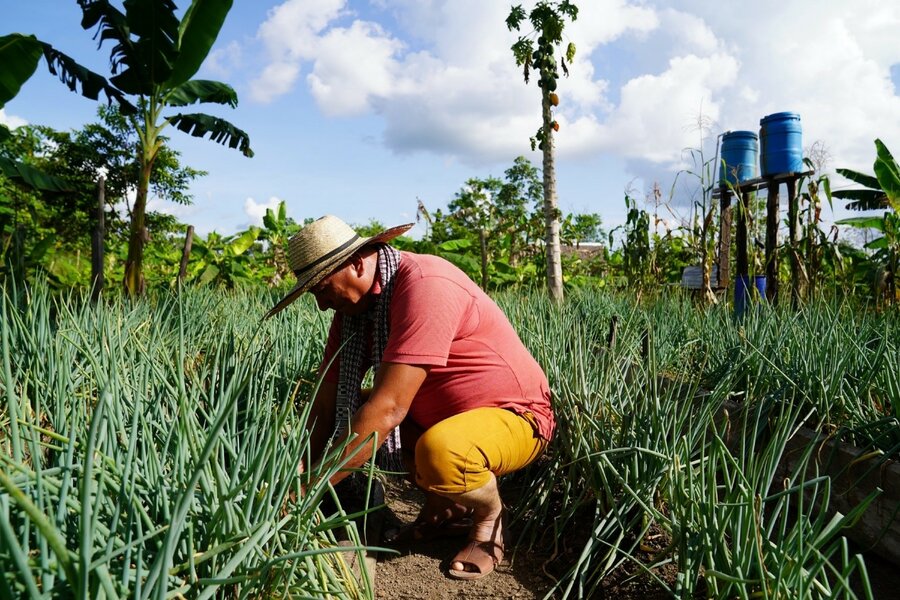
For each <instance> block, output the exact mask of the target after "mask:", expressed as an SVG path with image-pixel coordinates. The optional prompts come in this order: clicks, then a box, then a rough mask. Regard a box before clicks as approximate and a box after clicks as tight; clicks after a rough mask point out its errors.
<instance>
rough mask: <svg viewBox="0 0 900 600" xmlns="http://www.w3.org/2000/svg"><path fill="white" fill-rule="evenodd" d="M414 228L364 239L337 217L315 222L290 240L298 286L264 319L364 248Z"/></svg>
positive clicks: (395, 229) (393, 229) (399, 228)
mask: <svg viewBox="0 0 900 600" xmlns="http://www.w3.org/2000/svg"><path fill="white" fill-rule="evenodd" d="M412 226H413V223H407V224H406V225H399V226H397V227H391V228H390V229H386V230H384V231H382V232H381V233H379V234H377V235H373V236H372V237H369V238H363V237H360V236H359V234H358V233H356V231H354V230H353V228H352V227H350V226H349V225H347V224H346V223H344V222H343V221H341V220H340V219H339V218H337V217H333V216H331V215H325V216H324V217H322V218H321V219H317V220H316V221H313V222H312V223H310V224H309V225H307V226H306V227H304V228H303V229H301V230H300V231H299V232H298V233H297V234H296V235H295V236H293V237H292V238H291V239H290V240H288V264H289V265H290V267H291V270H292V271H294V275H296V276H297V285H295V286H294V289H292V290H291V291H290V292H288V295H287V296H285V297H284V298H282V299H281V301H280V302H279V303H278V304H276V305H275V306H274V307H273V308H272V310H270V311H269V312H267V313H266V316H265V317H263V319H268V318H269V317H271V316H272V315H274V314H276V313H278V312H280V311H281V310H282V309H284V307H286V306H287V305H288V304H290V303H291V302H293V301H294V300H296V299H297V298H299V297H300V296H301V295H302V294H303V293H304V292H306V291H308V290H309V289H310V288H311V287H313V286H315V285H316V284H317V283H319V282H320V281H322V280H323V279H325V277H327V276H328V275H329V274H331V272H332V271H334V270H335V269H337V268H338V267H339V266H340V265H341V263H343V262H344V261H345V260H347V259H348V258H349V257H350V256H351V255H352V254H353V253H354V252H356V251H357V250H359V249H360V248H362V247H363V246H366V245H369V244H379V243H385V242H389V241H390V240H392V239H394V238H395V237H397V236H398V235H402V234H404V233H406V232H407V231H409V229H410V228H411V227H412Z"/></svg>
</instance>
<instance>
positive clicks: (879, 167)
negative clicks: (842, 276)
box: [833, 139, 900, 302]
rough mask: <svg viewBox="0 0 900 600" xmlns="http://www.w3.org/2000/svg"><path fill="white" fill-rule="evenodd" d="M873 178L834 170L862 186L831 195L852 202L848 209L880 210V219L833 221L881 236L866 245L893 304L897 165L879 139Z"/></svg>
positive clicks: (899, 248)
mask: <svg viewBox="0 0 900 600" xmlns="http://www.w3.org/2000/svg"><path fill="white" fill-rule="evenodd" d="M875 150H876V157H875V164H874V165H873V169H874V171H875V175H874V177H873V176H872V175H866V174H863V173H859V172H857V171H852V170H850V169H838V173H840V174H841V175H843V176H845V177H847V178H848V179H851V180H853V181H855V182H857V183H860V184H862V185H864V186H865V189H861V190H840V191H836V192H834V193H833V194H834V195H835V196H837V197H838V198H844V199H850V200H853V202H851V203H850V204H848V205H847V208H848V209H851V210H878V209H884V213H883V214H882V215H881V216H872V217H853V218H850V219H842V220H840V221H837V224H838V225H850V226H852V227H857V228H860V229H874V230H876V231H878V232H880V233H881V234H882V235H881V237H878V238H876V239H874V240H872V241H871V242H869V243H868V244H866V248H868V249H870V250H874V251H875V254H873V256H872V258H873V260H875V261H877V262H879V263H881V264H882V265H883V268H884V282H883V285H884V287H885V291H886V292H887V295H888V297H889V298H890V299H891V301H892V302H895V301H897V299H898V295H897V292H898V290H900V287H898V285H897V278H898V276H900V163H898V162H897V160H896V159H895V158H894V156H893V155H892V154H891V152H890V150H888V148H887V146H885V145H884V142H882V141H881V140H880V139H878V140H875Z"/></svg>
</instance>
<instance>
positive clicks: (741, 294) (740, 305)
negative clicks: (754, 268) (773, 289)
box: [734, 275, 766, 317]
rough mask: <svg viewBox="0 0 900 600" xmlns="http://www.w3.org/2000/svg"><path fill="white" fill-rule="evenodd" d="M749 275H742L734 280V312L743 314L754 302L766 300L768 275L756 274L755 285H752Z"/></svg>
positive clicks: (739, 314)
mask: <svg viewBox="0 0 900 600" xmlns="http://www.w3.org/2000/svg"><path fill="white" fill-rule="evenodd" d="M750 279H751V277H750V276H749V275H740V276H739V277H738V278H737V279H736V280H735V282H734V314H736V315H737V316H739V317H740V316H742V315H743V314H744V311H746V310H747V306H749V305H750V303H752V302H765V300H766V276H765V275H754V276H753V277H752V279H753V287H750Z"/></svg>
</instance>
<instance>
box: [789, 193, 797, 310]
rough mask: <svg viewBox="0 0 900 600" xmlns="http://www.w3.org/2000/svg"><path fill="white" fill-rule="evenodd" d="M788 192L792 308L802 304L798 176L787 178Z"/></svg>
mask: <svg viewBox="0 0 900 600" xmlns="http://www.w3.org/2000/svg"><path fill="white" fill-rule="evenodd" d="M787 193H788V231H789V235H790V244H791V308H794V309H796V308H797V307H798V306H799V305H800V247H799V239H798V236H799V231H798V229H799V227H798V219H799V217H800V207H799V198H798V197H797V178H796V177H792V178H790V179H788V180H787Z"/></svg>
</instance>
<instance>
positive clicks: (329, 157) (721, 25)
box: [0, 0, 900, 233]
mask: <svg viewBox="0 0 900 600" xmlns="http://www.w3.org/2000/svg"><path fill="white" fill-rule="evenodd" d="M4 4H5V6H4V20H3V25H2V27H0V33H6V32H13V31H16V32H21V33H33V34H35V35H37V36H38V37H39V38H40V39H42V40H44V41H46V42H49V43H51V44H52V45H54V46H55V47H57V48H58V49H60V50H62V51H64V52H66V53H68V54H69V55H71V56H73V57H75V58H76V59H78V60H79V61H81V62H82V63H83V64H85V65H87V66H90V67H91V68H93V69H95V70H97V71H98V72H101V73H104V74H106V73H107V70H106V68H107V67H106V61H107V58H108V56H109V49H108V47H104V48H103V49H102V50H100V51H98V50H97V49H96V42H95V41H94V40H92V33H93V32H86V31H84V30H82V29H81V27H80V10H79V9H78V7H77V4H76V2H75V1H74V0H71V1H70V0H27V1H25V0H15V1H11V0H7V1H6V2H5V3H4ZM179 4H183V5H185V6H186V4H187V3H186V2H181V3H179ZM576 4H578V5H579V7H580V9H581V13H580V16H579V19H578V21H577V22H576V23H574V24H572V25H571V26H569V27H568V29H567V33H568V38H569V39H570V40H571V41H573V42H574V43H575V44H576V46H577V48H578V55H577V57H576V60H575V62H574V64H573V65H572V68H571V77H569V78H568V79H566V80H564V81H562V82H561V83H560V87H559V90H558V91H559V94H560V99H561V102H560V106H559V108H558V110H557V112H556V118H557V120H558V121H559V122H560V124H561V129H560V132H559V134H558V136H557V147H558V156H557V177H558V189H559V201H560V206H561V208H562V209H563V210H564V211H573V212H575V211H577V212H597V213H600V214H601V215H602V216H603V219H604V222H605V223H606V225H607V226H608V227H613V226H615V225H617V224H619V223H621V221H622V220H623V218H624V205H623V200H622V198H623V193H624V190H625V189H626V188H629V189H631V190H633V191H634V192H636V193H637V195H638V196H639V197H643V196H644V194H645V193H646V192H647V191H648V189H649V187H650V186H651V185H652V184H653V182H654V181H658V182H659V183H660V187H661V188H662V189H663V191H664V193H665V195H666V196H668V194H669V190H670V189H671V187H672V181H673V178H674V177H675V174H676V173H677V172H678V171H679V170H680V169H684V168H688V167H690V166H691V165H690V163H689V162H686V158H687V157H686V155H685V153H684V152H683V149H684V148H688V147H696V146H698V145H699V144H701V140H703V139H704V138H705V139H706V143H707V144H708V145H707V150H709V148H710V146H709V144H710V143H711V144H712V145H713V147H714V143H715V136H716V135H718V134H720V133H722V132H723V131H727V130H735V129H751V130H755V129H757V128H758V126H759V119H760V118H762V117H763V116H765V115H767V114H770V113H773V112H780V111H786V110H789V111H795V112H798V113H800V115H801V120H802V126H803V135H804V145H805V146H809V145H811V144H812V143H813V142H815V141H819V142H821V143H822V144H824V146H825V148H827V150H828V154H829V161H828V164H827V167H828V168H829V169H830V170H832V171H833V169H834V168H836V167H852V168H857V169H860V170H864V171H871V164H872V161H873V158H874V144H873V143H872V142H873V140H874V139H875V138H876V137H880V138H881V139H882V140H884V142H885V143H886V144H887V145H888V147H889V148H892V149H893V151H894V153H895V155H896V154H900V43H898V42H897V37H896V32H897V31H898V30H900V3H897V2H890V1H886V0H881V1H877V2H876V1H870V0H861V1H855V2H852V3H850V2H845V1H841V0H831V1H818V2H813V1H812V0H795V1H793V2H788V3H786V2H783V1H778V2H776V1H774V0H760V1H758V2H755V3H753V4H752V6H751V5H750V4H747V3H732V2H725V3H723V2H713V1H712V0H684V1H681V2H675V3H669V2H654V1H650V0H647V1H640V2H626V1H618V0H592V1H590V2H587V1H582V2H576ZM526 6H527V3H526ZM508 10H509V2H507V1H494V0H452V1H451V0H371V1H369V2H361V1H355V0H353V1H347V0H315V1H310V0H287V1H285V2H276V1H269V0H257V1H253V2H251V1H249V0H237V1H236V2H235V3H234V8H233V9H232V11H231V13H230V14H229V17H228V20H227V21H226V23H225V26H224V28H223V30H222V32H221V34H220V36H219V39H218V41H217V43H216V46H215V47H214V49H213V52H212V53H211V55H210V57H209V59H208V60H207V62H206V63H205V64H204V66H203V68H202V69H201V71H200V73H199V74H198V77H201V78H207V79H217V80H220V81H225V82H227V83H229V84H231V85H232V86H234V88H235V89H236V90H237V92H238V95H239V97H240V100H241V102H240V105H239V106H238V108H237V109H234V110H231V109H227V108H226V109H222V108H221V107H210V108H209V109H208V111H207V112H211V113H214V114H218V115H220V116H223V117H225V118H228V119H229V120H231V121H232V122H233V123H235V124H236V125H237V126H239V127H241V128H243V129H244V130H246V131H247V132H248V133H249V135H250V138H251V143H252V147H253V149H254V151H255V152H256V156H255V158H253V159H247V158H244V157H243V156H241V155H240V154H239V153H238V152H236V151H233V150H230V149H228V148H225V147H222V146H219V145H217V144H214V143H212V142H209V141H207V140H196V139H193V138H190V137H188V136H186V135H184V134H181V133H180V132H177V131H173V132H171V142H172V145H173V147H174V148H176V149H177V150H179V151H180V152H182V155H183V160H184V162H185V163H186V164H189V165H191V166H192V167H195V168H198V169H203V170H206V171H208V172H209V175H207V176H206V177H204V178H202V179H200V180H198V181H196V182H195V183H194V184H193V186H192V193H193V195H194V205H192V206H189V207H177V206H172V205H169V204H167V203H165V202H164V201H161V200H155V201H154V202H153V204H152V208H155V209H157V210H165V211H169V212H173V213H175V214H177V215H178V216H179V218H180V219H181V220H182V221H184V222H186V223H191V224H194V225H195V226H196V228H197V229H198V231H199V232H201V233H206V232H208V231H210V230H213V229H214V230H217V231H219V232H222V233H230V232H234V231H236V230H239V229H243V228H245V227H246V226H247V225H249V224H251V223H254V222H258V219H259V218H260V217H261V215H262V213H263V212H264V210H265V207H266V206H272V205H273V204H274V203H277V202H278V201H279V200H285V201H286V202H287V206H288V212H289V214H290V215H291V216H292V217H294V218H295V219H298V220H302V219H303V218H305V217H318V216H321V215H322V214H326V213H331V214H336V215H338V216H340V217H342V218H343V219H345V220H347V221H348V222H351V223H366V222H368V221H369V220H370V219H373V218H374V219H377V220H379V221H381V222H383V223H385V224H387V225H393V224H397V223H402V222H408V221H411V220H413V219H414V218H415V208H416V199H417V198H420V199H421V200H422V201H423V202H424V203H425V205H426V206H427V207H428V208H429V209H432V210H433V209H435V208H440V207H444V206H446V204H447V202H448V201H450V200H451V199H452V198H453V195H454V194H455V193H456V192H457V191H458V190H459V189H460V187H461V186H462V185H463V183H464V182H465V180H466V179H468V178H470V177H486V176H489V175H494V176H502V174H503V171H504V170H505V169H506V168H508V167H509V166H510V165H511V164H512V162H513V160H514V159H515V157H516V156H518V155H525V156H527V157H528V158H529V159H531V160H532V162H533V163H534V164H536V165H540V157H539V156H538V155H537V154H534V153H532V152H531V151H530V148H529V144H528V138H529V136H530V135H532V134H533V133H534V131H535V130H536V129H537V127H538V125H539V118H540V113H539V110H540V98H539V89H538V88H537V87H536V86H535V85H534V82H532V83H531V84H530V85H527V86H526V85H525V84H524V82H523V81H522V78H521V71H520V69H519V68H518V67H516V66H515V64H514V62H513V59H512V56H511V54H510V51H509V46H510V45H511V44H512V42H513V41H515V35H514V34H512V33H510V32H508V31H507V30H506V27H505V24H504V20H505V17H506V14H507V12H508ZM95 108H96V107H95V104H94V103H93V102H92V101H90V100H87V99H84V98H82V97H80V96H78V95H75V94H73V93H70V92H68V90H66V89H65V88H64V87H63V86H62V84H60V83H59V82H58V81H57V80H55V78H53V77H52V76H51V75H49V73H47V71H46V67H45V66H44V65H43V64H42V65H41V66H40V67H39V70H38V72H37V73H36V74H35V76H34V77H32V79H31V80H30V81H29V82H28V83H27V84H26V85H25V86H24V87H23V89H22V91H21V93H20V94H19V96H18V97H17V98H15V99H14V100H12V101H11V102H10V103H8V104H7V105H6V107H5V109H4V110H3V111H2V112H0V120H2V122H5V123H8V124H11V125H17V124H21V123H23V122H27V123H34V124H45V125H50V126H52V127H55V128H57V129H71V128H78V127H80V126H81V125H83V124H85V123H87V122H90V121H92V120H94V118H95ZM701 116H702V120H703V122H704V123H706V125H707V129H706V130H705V132H701V131H699V130H698V128H697V126H696V123H697V122H698V118H699V117H701ZM681 181H683V182H686V181H687V179H681ZM836 185H838V186H839V185H840V182H839V181H837V182H836ZM692 191H693V190H691V189H689V188H687V187H685V186H684V185H682V186H676V190H675V195H676V197H675V198H673V199H672V202H671V203H672V205H673V209H674V212H675V213H676V214H675V216H672V217H671V220H672V222H673V224H674V221H676V220H677V217H678V216H685V215H686V214H687V213H686V211H685V210H684V208H683V206H682V204H681V202H682V200H683V198H684V197H685V196H688V195H690V194H691V193H692ZM838 216H842V215H841V214H840V212H839V214H838Z"/></svg>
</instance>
